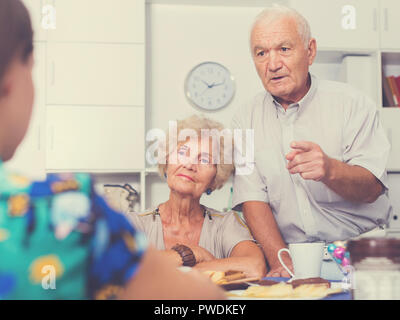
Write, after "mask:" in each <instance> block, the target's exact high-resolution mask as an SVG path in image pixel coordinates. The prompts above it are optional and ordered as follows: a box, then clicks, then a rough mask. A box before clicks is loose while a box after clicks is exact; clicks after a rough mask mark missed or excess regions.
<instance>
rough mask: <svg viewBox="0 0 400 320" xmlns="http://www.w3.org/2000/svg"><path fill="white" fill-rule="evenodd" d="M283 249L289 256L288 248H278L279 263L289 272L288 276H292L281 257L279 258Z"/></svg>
mask: <svg viewBox="0 0 400 320" xmlns="http://www.w3.org/2000/svg"><path fill="white" fill-rule="evenodd" d="M284 251H286V252H287V253H288V254H289V256H290V251H289V249H286V248H282V249H280V250H279V251H278V259H279V262H280V263H281V265H282V267H284V268H285V270H286V271H287V272H288V273H289V274H290V276H291V277H292V278H294V274H293V273H292V271H290V269H289V268H288V267H287V266H286V265H285V264H284V263H283V260H282V258H281V253H282V252H284Z"/></svg>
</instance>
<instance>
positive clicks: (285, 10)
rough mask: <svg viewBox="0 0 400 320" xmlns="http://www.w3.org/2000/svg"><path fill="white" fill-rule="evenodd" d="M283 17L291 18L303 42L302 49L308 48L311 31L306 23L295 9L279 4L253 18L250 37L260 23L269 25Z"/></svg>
mask: <svg viewBox="0 0 400 320" xmlns="http://www.w3.org/2000/svg"><path fill="white" fill-rule="evenodd" d="M283 17H291V18H293V19H294V21H295V22H296V24H297V30H298V32H299V35H300V37H301V38H302V40H303V43H304V47H305V48H306V49H307V48H308V43H309V42H310V40H311V29H310V25H309V24H308V21H307V20H306V19H305V18H304V17H303V16H302V15H301V14H300V13H298V12H297V11H296V10H295V9H293V8H290V7H286V6H282V5H279V4H273V5H272V6H271V7H267V8H265V9H264V10H263V11H261V12H260V13H259V14H258V15H257V16H256V18H255V20H254V22H253V25H252V27H251V29H250V35H251V33H252V32H253V29H254V27H255V26H256V25H257V24H258V23H260V22H265V23H271V22H274V21H276V20H279V19H281V18H283Z"/></svg>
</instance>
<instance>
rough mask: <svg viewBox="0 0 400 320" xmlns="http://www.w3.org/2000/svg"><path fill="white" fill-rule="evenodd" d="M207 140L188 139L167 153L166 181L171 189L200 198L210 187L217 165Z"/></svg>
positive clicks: (210, 144)
mask: <svg viewBox="0 0 400 320" xmlns="http://www.w3.org/2000/svg"><path fill="white" fill-rule="evenodd" d="M207 142H208V141H207V139H198V140H195V139H190V140H188V141H186V142H184V143H180V144H178V146H177V149H176V150H174V151H173V152H172V153H171V154H170V155H169V157H168V165H167V183H168V186H169V188H170V189H171V190H172V191H175V192H178V193H180V194H182V195H187V196H191V197H193V198H195V199H200V197H201V195H202V194H203V193H204V192H205V191H206V190H207V188H209V187H210V185H211V184H212V182H213V180H214V178H215V175H216V173H217V167H216V165H215V164H213V161H212V159H213V157H212V143H207ZM175 160H176V161H175ZM174 162H175V163H174Z"/></svg>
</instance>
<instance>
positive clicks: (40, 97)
mask: <svg viewBox="0 0 400 320" xmlns="http://www.w3.org/2000/svg"><path fill="white" fill-rule="evenodd" d="M45 57H46V50H45V44H44V43H35V53H34V59H35V65H34V68H33V81H34V86H35V101H34V106H33V110H32V117H31V122H30V124H29V128H28V131H27V133H26V136H25V138H24V140H23V141H22V143H21V144H20V146H19V147H18V149H17V151H16V153H15V154H14V157H13V158H12V159H11V160H10V161H8V162H7V163H6V164H5V165H6V167H8V168H9V169H10V170H13V171H16V172H20V173H22V174H24V175H27V176H29V177H32V178H34V179H42V178H44V177H45V176H46V172H45V142H46V140H45V137H46V135H45V116H46V114H45V102H44V90H45V81H44V79H45V76H46V73H45V66H46V64H45Z"/></svg>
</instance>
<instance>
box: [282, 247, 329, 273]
mask: <svg viewBox="0 0 400 320" xmlns="http://www.w3.org/2000/svg"><path fill="white" fill-rule="evenodd" d="M324 246H325V243H324V242H307V243H290V244H289V249H286V248H282V249H280V250H279V251H278V259H279V262H280V263H281V265H282V266H283V267H284V268H285V270H286V271H287V272H288V273H289V274H290V276H291V277H292V278H295V279H306V278H316V277H320V276H321V266H322V258H323V255H324ZM284 251H286V252H287V253H288V254H289V255H290V257H291V258H292V262H293V269H294V274H293V272H292V271H291V270H290V269H289V268H288V267H287V266H286V265H285V263H284V262H283V261H282V258H281V254H282V252H284Z"/></svg>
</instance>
